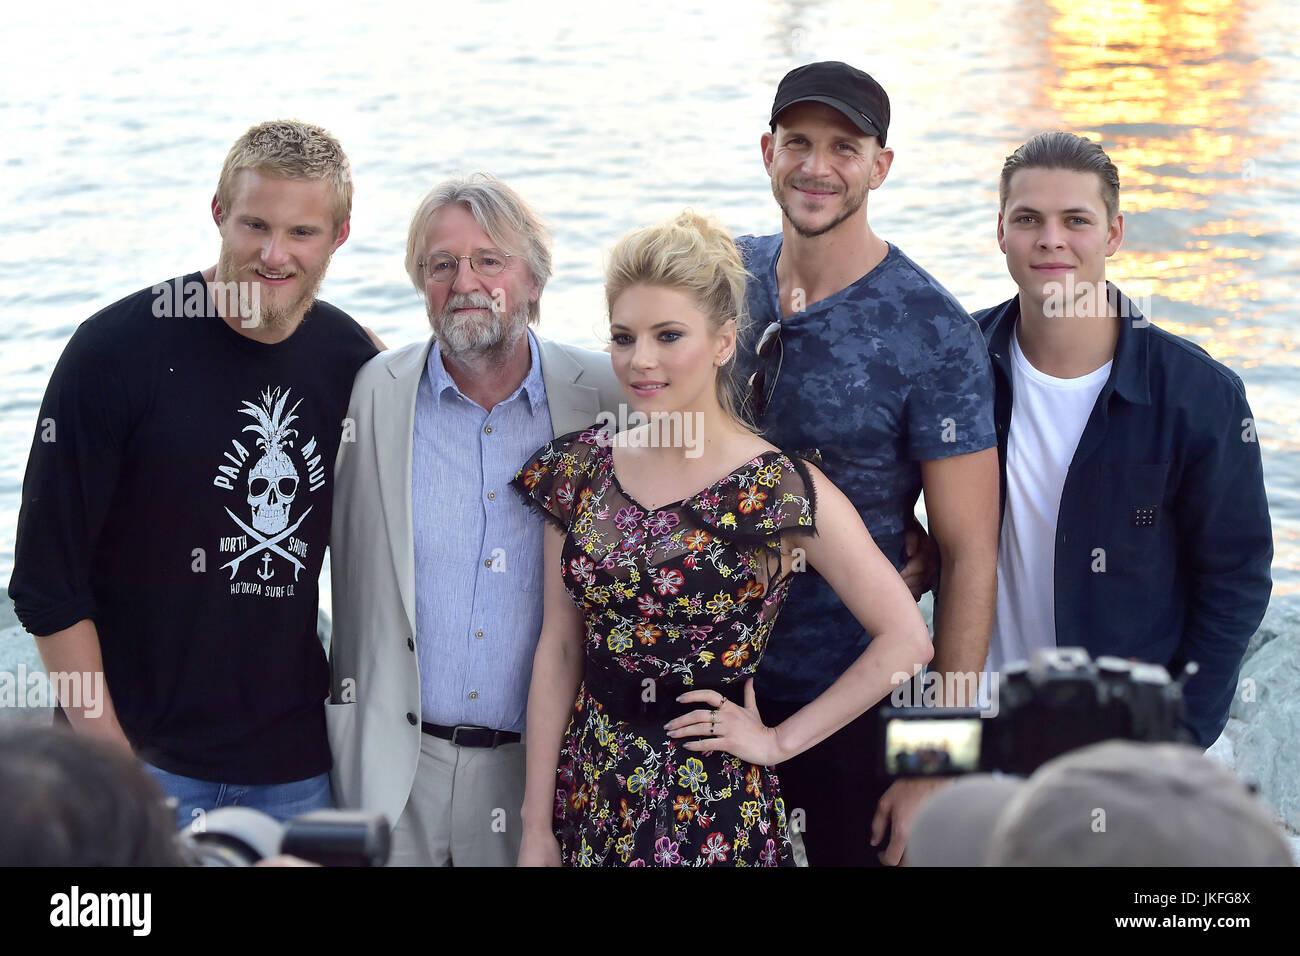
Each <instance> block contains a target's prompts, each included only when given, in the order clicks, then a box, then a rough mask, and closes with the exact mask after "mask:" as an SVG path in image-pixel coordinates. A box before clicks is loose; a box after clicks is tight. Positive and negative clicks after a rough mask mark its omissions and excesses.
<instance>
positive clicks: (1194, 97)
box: [0, 0, 1300, 668]
mask: <svg viewBox="0 0 1300 956" xmlns="http://www.w3.org/2000/svg"><path fill="white" fill-rule="evenodd" d="M266 12H267V10H266V7H265V5H264V4H253V3H247V2H242V0H236V2H233V3H226V4H223V5H221V6H220V7H219V8H217V7H212V6H210V5H186V4H175V3H172V4H154V3H130V2H127V3H119V4H111V5H109V4H105V5H98V6H95V7H83V6H81V5H62V4H60V3H59V2H54V3H48V4H41V5H37V6H31V5H28V6H13V7H6V9H5V12H4V13H3V14H0V51H2V52H3V56H0V123H2V124H3V126H2V129H3V133H4V135H3V136H0V170H2V171H3V178H2V179H0V190H3V198H4V201H3V202H2V203H0V240H2V242H3V244H2V245H0V315H3V316H4V317H5V320H4V322H3V324H0V382H2V383H3V390H2V391H0V579H3V580H5V581H7V580H8V577H9V573H10V571H11V569H12V562H13V539H14V528H15V524H16V520H17V512H18V504H19V492H20V488H21V483H22V476H23V470H24V467H25V463H26V458H27V453H28V449H29V447H30V443H31V441H32V436H33V433H34V430H35V425H36V418H37V409H38V406H39V403H40V400H41V396H42V393H43V391H44V389H45V385H46V383H47V381H48V378H49V374H50V371H51V369H52V368H53V365H54V363H55V361H56V360H57V358H58V356H59V354H60V351H61V350H62V348H63V346H64V344H65V343H66V341H67V339H68V337H69V336H70V335H71V333H72V331H73V330H74V328H75V327H76V326H77V324H78V323H79V322H80V321H82V320H83V319H85V318H86V317H87V316H89V315H90V314H92V313H93V312H94V311H96V310H97V309H98V308H100V307H102V306H103V305H106V304H108V303H109V302H112V301H114V300H115V299H117V298H119V297H121V296H123V295H126V294H128V293H130V292H133V291H135V290H137V289H139V288H141V287H143V286H146V285H151V284H153V283H154V282H156V281H159V280H161V279H164V278H167V277H170V276H174V275H178V274H181V273H185V272H188V271H191V270H193V269H197V268H201V267H206V266H208V265H210V264H212V263H213V262H215V260H216V255H217V250H218V236H217V232H216V228H215V226H214V225H213V223H212V220H211V216H210V212H209V203H210V200H211V196H212V192H213V189H214V187H215V183H216V179H217V174H218V172H219V169H220V165H221V161H222V159H223V158H224V155H225V152H226V150H227V149H228V148H229V146H230V144H231V143H232V142H233V141H234V139H235V138H236V137H237V136H238V135H239V134H240V133H241V132H243V130H244V129H246V128H247V127H248V126H249V125H251V124H253V123H255V122H258V121H261V120H264V119H268V118H273V117H277V116H294V117H298V118H302V119H306V120H310V121H312V122H315V123H318V124H320V125H323V126H325V127H327V128H328V129H330V130H331V131H332V132H333V133H335V134H336V135H337V136H338V137H339V139H340V140H341V141H342V143H343V145H344V147H345V148H346V149H347V151H348V153H349V155H350V157H351V160H352V164H353V169H354V174H355V180H356V199H355V205H354V212H353V218H352V236H351V238H350V239H349V240H348V242H347V243H346V244H345V245H344V246H343V247H342V248H341V249H340V250H339V252H338V253H337V254H336V256H335V258H334V262H333V264H332V265H331V268H330V272H329V275H328V278H327V279H326V282H325V285H324V288H323V290H322V296H323V297H324V298H326V299H328V300H330V301H332V302H334V303H335V304H337V305H339V306H341V307H343V308H345V309H346V310H348V311H349V312H351V313H352V314H353V315H354V316H355V317H356V318H357V319H359V320H360V321H362V322H363V323H364V324H366V325H369V326H370V327H372V328H373V329H375V330H376V331H377V332H378V333H379V334H380V335H381V336H382V337H383V338H384V340H385V341H386V342H387V343H388V344H389V345H393V346H396V345H402V344H405V343H407V342H410V341H414V340H416V339H418V338H422V337H423V336H425V335H426V334H427V326H426V322H425V318H424V315H423V311H422V308H421V305H420V302H419V300H418V299H417V297H416V294H415V291H414V290H413V289H412V288H411V286H410V284H409V282H408V281H407V278H406V275H405V273H404V271H403V268H402V256H403V252H404V242H405V235H406V228H407V224H408V220H409V217H410V215H411V212H412V211H413V209H414V208H415V206H416V204H417V203H418V201H419V199H420V197H421V196H422V195H423V193H424V192H425V191H426V190H428V189H429V188H430V187H431V186H432V185H433V184H434V183H436V182H438V181H439V180H441V179H443V178H445V177H447V176H449V175H452V174H456V173H466V172H472V171H475V170H485V171H489V172H492V173H494V174H496V175H498V176H500V177H501V178H503V179H505V180H506V181H507V182H509V183H511V184H512V185H513V186H514V187H516V188H517V189H518V190H519V191H520V193H521V194H522V195H523V196H524V197H525V198H526V199H528V200H529V201H530V202H531V203H532V204H533V205H534V206H535V207H536V208H537V209H538V210H539V211H540V212H541V213H542V214H543V215H544V216H545V218H546V219H547V221H548V222H549V224H550V227H551V229H552V232H553V235H554V246H555V275H554V278H553V279H552V280H551V282H550V284H549V285H548V287H547V289H546V291H545V294H544V296H543V300H542V301H543V308H542V324H541V329H542V331H543V332H544V333H545V334H547V335H549V336H552V337H555V338H560V339H567V340H571V341H574V342H579V343H585V344H596V343H598V342H599V341H600V335H601V328H602V324H603V321H604V315H603V305H602V298H601V274H602V265H603V256H604V255H605V253H606V251H607V250H608V249H609V247H610V246H611V245H612V243H613V242H614V240H616V239H617V238H618V237H619V236H620V235H621V234H622V233H623V232H625V231H626V230H628V229H630V228H632V227H636V226H640V225H644V224H647V223H649V222H652V221H654V220H656V219H659V218H662V217H664V216H666V215H669V214H671V213H673V212H675V211H677V210H679V209H681V208H682V207H684V206H691V207H694V208H695V209H697V210H701V211H705V212H709V213H712V214H714V215H716V216H718V217H719V218H721V219H722V220H723V221H724V222H725V223H726V224H727V225H728V226H729V227H730V228H732V229H733V230H734V231H735V232H736V233H737V234H740V233H748V232H759V233H763V232H774V231H776V230H777V229H778V228H779V219H778V215H779V214H778V211H777V209H776V207H775V204H774V203H773V201H772V198H771V195H770V188H769V183H768V180H767V178H766V176H765V174H764V170H763V166H762V162H761V159H760V154H759V137H760V135H761V133H762V132H763V130H764V129H765V128H766V126H765V124H766V118H767V115H768V109H769V107H770V104H771V97H772V94H773V92H774V90H775V87H776V84H777V82H778V80H779V79H780V78H781V76H782V75H783V74H784V73H785V72H786V71H787V70H789V69H791V68H793V67H794V66H797V65H799V64H801V63H805V62H809V61H812V60H819V59H844V60H847V61H849V62H852V63H854V64H855V65H858V66H861V67H863V68H865V69H867V70H869V71H870V72H871V73H872V74H873V75H874V76H876V78H877V79H879V80H880V81H881V82H882V84H883V85H884V86H885V88H886V89H887V90H888V91H889V93H890V96H891V99H892V104H893V120H892V123H891V126H890V131H889V141H890V145H891V146H893V148H894V149H895V151H896V154H897V155H896V158H895V162H894V165H893V168H892V170H891V172H890V175H889V179H888V181H887V182H886V183H885V185H884V187H883V188H881V189H880V190H878V191H876V192H874V193H873V194H872V195H871V198H870V203H869V213H870V220H871V222H872V225H873V227H874V228H875V229H876V231H877V232H878V233H879V234H881V235H883V236H884V237H885V238H887V239H889V240H890V241H892V242H894V243H895V244H897V245H899V246H900V247H901V248H902V249H904V250H905V251H906V252H907V253H908V254H909V255H911V256H912V257H913V258H914V259H916V260H917V261H918V262H920V263H921V264H922V265H923V266H925V267H926V268H927V269H929V270H930V271H931V272H932V273H933V274H934V275H935V276H936V277H938V278H939V280H940V281H942V282H943V283H944V284H945V285H947V286H948V288H949V289H951V291H952V292H953V293H954V294H955V295H956V296H957V297H958V298H959V299H960V300H961V302H962V303H963V304H965V305H966V306H967V308H969V309H971V310H974V309H977V308H981V307H984V306H987V305H991V304H994V303H996V302H998V301H1001V300H1003V299H1005V298H1007V297H1009V296H1010V295H1011V294H1012V292H1013V291H1014V286H1013V284H1012V283H1011V281H1010V279H1009V278H1008V276H1007V274H1006V270H1005V266H1004V262H1003V260H1002V257H1001V255H1000V253H999V251H998V248H997V244H996V241H995V235H994V230H995V225H996V212H997V178H998V171H999V169H1000V167H1001V164H1002V160H1003V158H1004V157H1005V156H1006V155H1007V154H1008V153H1009V152H1010V151H1011V150H1012V149H1014V148H1015V147H1016V146H1017V145H1018V144H1020V143H1021V142H1023V141H1024V140H1025V139H1026V138H1028V137H1029V136H1030V135H1032V134H1033V133H1036V132H1039V131H1041V130H1044V129H1069V130H1074V131H1076V132H1081V133H1085V134H1088V135H1090V136H1093V137H1095V138H1097V139H1099V140H1100V141H1101V143H1102V144H1103V146H1104V147H1105V148H1106V149H1107V151H1108V152H1109V153H1110V155H1111V157H1112V158H1113V159H1114V160H1115V161H1116V163H1117V165H1118V166H1119V168H1120V174H1121V181H1122V189H1123V192H1122V206H1123V210H1124V212H1125V216H1126V236H1125V242H1124V245H1123V248H1122V249H1121V250H1120V252H1119V253H1118V254H1117V255H1116V256H1115V257H1114V258H1113V259H1112V260H1111V261H1110V267H1109V275H1110V277H1111V278H1112V279H1113V280H1115V281H1116V282H1118V283H1119V285H1120V286H1121V287H1122V288H1124V289H1125V290H1126V291H1127V292H1129V293H1130V294H1131V295H1133V296H1134V297H1137V296H1149V297H1150V301H1151V303H1152V308H1151V317H1152V319H1153V320H1154V321H1155V322H1156V324H1158V325H1161V326H1163V327H1164V328H1166V329H1169V330H1170V331H1173V332H1176V333H1178V334H1181V335H1184V336H1187V337H1188V338H1190V339H1192V340H1193V341H1195V342H1197V343H1199V344H1200V345H1202V346H1203V347H1205V348H1206V349H1207V350H1208V351H1209V352H1210V354H1212V355H1213V356H1214V357H1216V358H1217V359H1219V360H1220V361H1222V362H1224V363H1225V364H1227V365H1228V366H1230V367H1231V368H1232V369H1234V370H1235V371H1236V372H1238V373H1239V374H1240V375H1241V376H1242V378H1243V379H1244V380H1245V382H1246V386H1247V391H1248V395H1249V398H1250V401H1251V403H1252V407H1253V411H1254V413H1255V417H1256V421H1257V428H1258V434H1259V440H1260V442H1261V447H1262V450H1263V455H1264V461H1265V469H1266V479H1267V484H1268V491H1269V503H1270V508H1271V512H1272V517H1273V528H1274V539H1275V544H1276V557H1275V561H1274V565H1273V570H1274V578H1275V587H1274V601H1275V602H1278V601H1293V600H1300V597H1297V595H1300V497H1298V494H1297V488H1298V485H1297V476H1300V412H1298V411H1297V409H1298V408H1300V401H1298V399H1300V379H1298V378H1297V375H1296V368H1297V364H1300V352H1297V349H1296V343H1295V338H1294V336H1293V327H1294V325H1295V320H1296V306H1295V305H1294V302H1293V284H1294V277H1295V275H1296V274H1297V272H1300V251H1298V250H1300V185H1297V183H1298V182H1300V177H1297V175H1296V174H1297V172H1300V135H1298V134H1300V122H1297V113H1296V110H1295V106H1294V104H1295V103H1297V102H1300V57H1298V56H1297V52H1296V51H1297V50H1300V42H1297V39H1298V37H1300V24H1298V23H1297V14H1296V13H1295V9H1294V6H1293V4H1292V3H1291V0H1245V2H1237V0H1197V2H1194V3H1187V2H1178V3H1172V2H1171V3H1163V2H1142V0H1131V2H1098V3H1091V4H1077V3H1073V2H1069V0H1048V2H1041V0H989V2H984V3H980V4H971V3H966V2H960V0H914V2H911V3H908V4H891V3H871V4H863V3H857V2H854V3H848V2H845V3H834V2H777V0H760V2H747V3H743V4H742V3H731V2H715V3H710V4H708V5H707V10H704V9H700V7H697V6H695V5H692V4H687V3H683V2H679V0H657V2H653V3H651V2H644V0H636V2H628V3H622V4H589V5H588V4H573V5H551V4H535V3H526V2H523V0H485V2H474V3H460V4H449V3H440V2H427V3H424V4H420V5H418V6H417V5H411V4H405V3H389V4H384V3H379V4H364V3H355V2H324V3H314V4H312V5H311V7H310V10H280V9H276V10H275V11H274V17H270V18H268V17H266V16H265V14H266ZM158 480H160V481H162V480H165V475H160V476H159V479H158ZM19 662H25V663H26V664H27V665H28V666H35V665H36V663H37V659H36V655H35V653H34V649H33V648H32V645H31V642H30V638H28V637H26V636H25V635H23V634H22V632H21V630H20V629H18V628H17V627H16V625H15V623H14V621H13V617H12V610H11V608H9V607H8V606H0V668H12V667H14V666H16V664H17V663H19Z"/></svg>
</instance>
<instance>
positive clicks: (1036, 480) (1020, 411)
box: [985, 335, 1111, 672]
mask: <svg viewBox="0 0 1300 956" xmlns="http://www.w3.org/2000/svg"><path fill="white" fill-rule="evenodd" d="M1110 367H1111V363H1110V362H1107V363H1106V364H1105V365H1103V366H1102V367H1101V368H1099V369H1097V370H1096V371H1095V372H1089V373H1088V374H1087V375H1083V376H1081V377H1079V378H1053V377H1052V376H1051V375H1045V374H1044V373H1042V372H1040V371H1039V370H1038V369H1036V368H1034V367H1033V366H1032V365H1030V364H1029V360H1028V359H1027V358H1025V353H1024V352H1022V351H1020V341H1019V338H1018V336H1016V335H1013V336H1012V337H1011V388H1012V406H1011V430H1010V434H1009V435H1008V437H1007V501H1006V511H1005V513H1004V514H1003V518H1002V537H1001V539H1000V540H999V542H998V603H997V612H996V614H995V615H994V618H993V634H992V637H991V638H990V640H989V657H988V663H987V664H986V665H985V670H987V671H989V672H993V671H1001V670H1002V668H1003V665H1005V664H1009V663H1012V662H1014V661H1020V660H1028V659H1029V658H1030V657H1032V656H1033V653H1034V651H1035V650H1037V649H1038V648H1040V647H1055V646H1056V613H1055V612H1056V601H1055V593H1054V592H1055V587H1056V576H1055V567H1056V563H1055V561H1056V517H1057V513H1058V512H1059V511H1060V507H1061V489H1062V487H1063V486H1064V485H1065V475H1066V472H1067V471H1069V468H1070V462H1071V460H1073V458H1074V450H1075V448H1077V447H1078V445H1079V437H1080V436H1081V435H1082V434H1083V429H1084V426H1085V425H1087V424H1088V418H1089V416H1091V415H1092V408H1093V405H1095V404H1096V402H1097V396H1098V395H1099V394H1100V393H1101V389H1102V386H1103V385H1105V384H1106V379H1107V378H1108V377H1109V376H1110Z"/></svg>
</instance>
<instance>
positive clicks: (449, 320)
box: [429, 293, 528, 359]
mask: <svg viewBox="0 0 1300 956" xmlns="http://www.w3.org/2000/svg"><path fill="white" fill-rule="evenodd" d="M466 306H469V307H477V308H484V309H487V310H488V312H489V317H488V318H487V319H483V318H479V317H478V316H468V315H461V316H458V315H455V314H454V313H453V310H454V309H459V308H465V307H466ZM429 323H430V325H432V326H433V334H434V337H435V338H436V339H437V340H438V347H439V348H440V349H441V351H442V354H443V355H446V356H450V357H452V358H458V359H472V358H476V357H487V356H489V355H494V354H496V355H501V354H508V353H509V352H510V351H511V350H512V349H513V348H514V347H515V344H516V343H518V341H519V339H520V338H522V337H523V334H524V332H525V331H526V330H527V328H528V304H527V303H524V304H523V305H522V306H519V307H517V308H515V309H513V310H512V311H511V312H509V313H508V314H504V315H503V314H502V313H501V312H498V311H497V310H496V309H493V308H492V300H491V299H489V298H488V297H487V296H485V295H482V294H479V293H471V294H468V295H453V296H451V297H449V298H448V299H447V303H446V305H444V306H443V309H442V313H441V314H440V315H438V316H436V317H435V316H433V315H430V316H429Z"/></svg>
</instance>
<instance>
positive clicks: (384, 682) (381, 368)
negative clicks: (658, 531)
mask: <svg viewBox="0 0 1300 956" xmlns="http://www.w3.org/2000/svg"><path fill="white" fill-rule="evenodd" d="M537 344H538V351H539V353H540V355H541V360H542V379H543V381H544V382H545V385H546V401H547V404H548V405H549V406H550V411H551V425H552V427H553V428H554V429H555V434H556V435H563V434H566V433H568V432H572V431H576V430H578V429H580V428H583V427H585V426H587V425H590V424H592V423H593V422H594V421H596V419H597V417H598V416H599V415H600V413H601V411H602V410H604V411H610V412H614V413H617V410H618V406H619V403H620V402H622V401H624V397H623V392H622V389H621V388H620V387H619V385H618V381H617V379H615V377H614V372H613V369H612V368H611V366H610V359H609V355H607V354H606V353H604V352H594V351H591V350H589V349H583V348H577V347H576V346H572V345H562V344H560V343H558V342H550V341H547V340H545V339H543V338H542V337H541V336H537ZM432 346H433V339H432V337H431V338H430V339H429V340H428V341H426V342H416V343H414V344H412V345H408V346H406V347H405V348H401V349H397V350H396V351H391V352H381V353H380V354H379V355H377V356H375V357H374V358H373V359H371V360H370V361H369V362H367V363H366V364H365V365H364V366H362V368H361V370H360V371H359V372H358V373H357V378H356V381H355V383H354V384H353V386H352V399H351V401H350V403H349V406H348V419H350V420H351V423H352V425H351V427H352V428H353V429H354V433H353V435H352V436H351V437H353V438H355V441H349V440H348V438H349V436H348V435H347V434H346V432H345V434H344V441H343V442H342V443H341V444H340V445H339V454H338V459H337V461H336V463H335V466H334V517H333V523H332V525H331V528H330V554H331V557H330V565H331V581H332V584H333V591H334V603H333V638H332V643H331V648H330V664H331V670H332V679H331V699H330V702H329V703H327V704H326V705H325V718H326V723H327V725H328V729H329V741H330V749H331V751H332V752H333V755H334V770H333V772H332V774H331V782H332V786H333V791H334V800H335V804H336V805H337V806H339V807H343V808H348V809H364V810H369V811H380V812H383V813H384V814H386V815H387V817H388V820H389V822H390V823H391V824H393V825H394V826H396V825H397V821H398V818H399V817H401V815H402V810H403V809H404V808H405V806H406V801H407V798H408V797H409V796H410V793H411V785H412V782H413V781H414V779H415V768H416V764H417V762H418V761H419V757H420V669H419V664H418V661H417V658H416V652H415V545H414V541H413V539H412V534H411V527H412V518H411V444H412V433H413V430H414V425H415V395H416V391H417V389H418V388H419V384H420V375H421V373H422V372H423V371H424V366H425V363H426V361H427V360H428V356H429V350H430V348H432ZM347 427H348V426H347V425H345V430H346V428H347ZM447 451H448V453H449V454H454V453H455V451H454V449H448V450H447Z"/></svg>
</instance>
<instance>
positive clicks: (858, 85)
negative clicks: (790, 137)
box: [771, 60, 889, 146]
mask: <svg viewBox="0 0 1300 956" xmlns="http://www.w3.org/2000/svg"><path fill="white" fill-rule="evenodd" d="M810 101H811V102H813V103H825V104H826V105H827V106H832V107H834V108H835V109H837V110H839V111H840V112H841V113H843V114H844V115H845V116H847V117H848V118H849V121H850V122H851V123H852V124H853V125H854V126H856V127H857V128H858V129H860V130H862V132H864V133H866V134H867V135H868V136H875V137H876V138H878V139H879V140H880V145H881V146H884V145H885V133H887V132H888V131H889V96H888V95H887V94H886V93H885V90H884V87H882V86H881V85H880V84H879V83H877V82H876V81H875V80H873V79H872V78H871V77H870V76H869V75H867V74H866V73H863V72H862V71H861V70H858V69H855V68H854V67H851V66H849V65H848V64H847V63H841V62H839V61H838V60H826V61H823V62H821V63H809V64H808V65H807V66H801V67H797V68H796V69H793V70H791V71H790V72H789V73H787V74H786V75H785V79H783V80H781V83H780V85H779V86H777V88H776V99H775V100H773V101H772V119H771V124H772V129H776V118H777V116H778V115H779V114H780V113H781V111H782V110H784V109H785V108H786V107H788V106H794V104H795V103H807V102H810Z"/></svg>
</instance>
